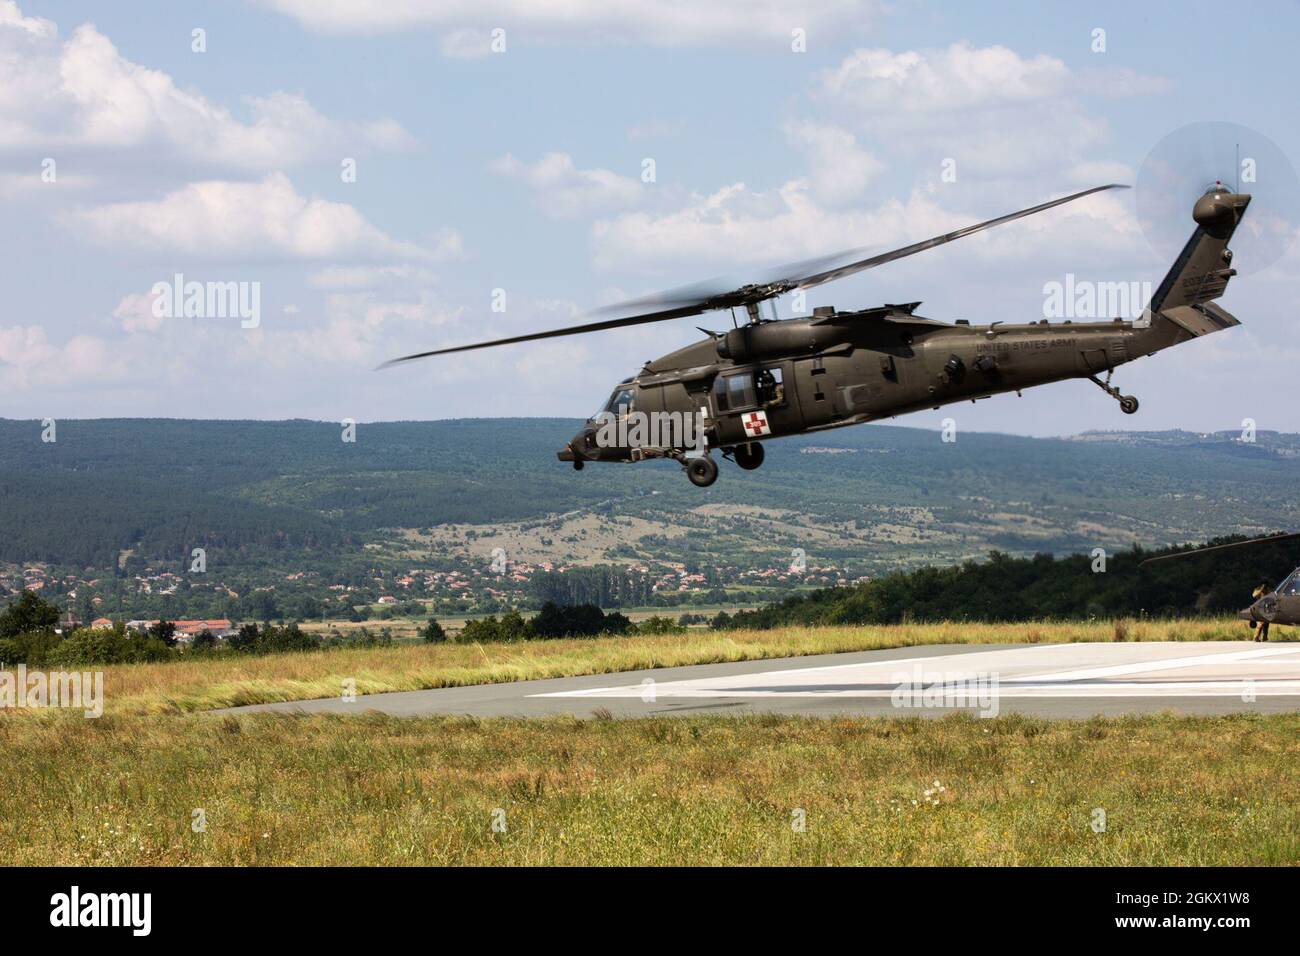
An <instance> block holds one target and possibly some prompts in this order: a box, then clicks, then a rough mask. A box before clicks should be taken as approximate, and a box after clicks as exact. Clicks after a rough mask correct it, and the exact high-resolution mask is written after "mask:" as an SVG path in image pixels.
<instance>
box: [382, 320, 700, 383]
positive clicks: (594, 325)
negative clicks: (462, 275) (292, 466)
mask: <svg viewBox="0 0 1300 956" xmlns="http://www.w3.org/2000/svg"><path fill="white" fill-rule="evenodd" d="M707 311H709V309H708V308H702V307H700V306H690V307H686V308H678V309H665V310H663V311H662V312H648V313H646V314H645V315H632V316H627V317H625V318H621V319H606V320H605V321H604V322H589V323H587V324H586V325H571V326H569V327H568V328H564V329H551V330H550V331H547V332H530V333H528V334H527V335H513V336H511V337H510V338H508V339H493V340H492V341H491V342H475V343H474V344H473V345H456V346H453V347H452V348H449V349H434V350H433V351H431V352H416V353H415V354H414V355H403V356H401V357H400V358H395V359H389V360H388V361H387V362H385V363H384V364H383V365H380V366H379V368H389V367H390V366H393V365H400V364H401V363H403V362H410V361H413V360H414V359H420V358H428V357H429V356H430V355H447V354H448V353H450V352H469V351H471V350H473V349H490V348H493V347H494V346H497V345H514V344H515V343H516V342H532V341H535V340H537V339H554V338H559V337H560V336H563V335H581V334H583V333H584V332H603V331H605V330H606V329H621V328H623V327H625V326H629V325H644V324H646V323H647V322H664V321H667V320H668V319H680V318H684V317H685V316H688V315H699V314H700V313H701V312H707Z"/></svg>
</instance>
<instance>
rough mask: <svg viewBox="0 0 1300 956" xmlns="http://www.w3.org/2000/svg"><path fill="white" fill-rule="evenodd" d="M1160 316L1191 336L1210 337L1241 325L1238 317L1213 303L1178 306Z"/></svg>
mask: <svg viewBox="0 0 1300 956" xmlns="http://www.w3.org/2000/svg"><path fill="white" fill-rule="evenodd" d="M1160 314H1161V315H1163V316H1164V317H1165V318H1166V319H1168V320H1169V321H1170V322H1172V323H1174V324H1175V325H1177V326H1179V327H1180V328H1182V329H1183V330H1184V331H1185V332H1187V333H1188V334H1189V335H1195V336H1201V335H1209V334H1210V333H1211V332H1221V331H1223V330H1224V329H1230V328H1232V327H1233V326H1234V325H1241V322H1239V321H1238V320H1237V317H1236V316H1234V315H1233V314H1232V313H1230V312H1228V311H1226V310H1224V309H1221V308H1219V307H1218V306H1217V305H1215V304H1214V303H1213V302H1198V303H1196V304H1195V305H1176V306H1174V307H1173V308H1172V309H1164V310H1162V311H1161V313H1160Z"/></svg>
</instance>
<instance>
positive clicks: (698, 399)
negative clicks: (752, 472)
mask: <svg viewBox="0 0 1300 956" xmlns="http://www.w3.org/2000/svg"><path fill="white" fill-rule="evenodd" d="M1121 188H1126V187H1123V186H1121V185H1119V184H1117V183H1111V184H1109V185H1105V186H1096V187H1093V188H1091V189H1086V190H1083V191H1082V192H1077V193H1073V194H1071V195H1069V196H1064V197H1062V198H1060V199H1054V200H1051V201H1050V202H1045V203H1041V204H1039V205H1037V206H1031V207H1029V208H1027V209H1021V210H1019V211H1018V212H1013V213H1009V214H1007V215H1005V216H999V217H998V218H996V219H990V220H988V221H986V222H981V223H977V224H975V225H972V226H966V227H965V228H963V229H958V230H956V231H955V232H950V233H947V234H945V235H942V236H936V237H934V238H932V239H926V240H924V241H922V242H916V243H913V244H911V245H908V246H903V247H902V248H899V249H894V250H892V251H889V252H883V253H878V254H876V255H871V256H866V257H861V258H857V257H858V256H861V253H862V252H863V251H864V250H851V251H849V252H842V253H837V254H835V255H831V256H826V257H822V258H819V259H815V260H810V261H806V262H802V263H794V264H791V265H788V266H783V267H779V268H777V269H775V270H771V271H769V272H768V273H767V274H766V276H765V277H763V278H760V279H759V280H758V281H755V282H751V283H749V284H746V285H742V286H740V287H739V288H732V289H725V288H724V289H721V290H718V289H715V288H709V287H705V286H691V287H684V288H680V289H677V290H674V291H671V292H667V293H663V294H661V295H656V296H649V297H645V298H640V299H634V300H632V301H630V302H624V303H622V304H620V305H618V306H611V307H608V308H606V309H602V310H599V312H598V313H597V314H610V313H613V314H614V315H615V317H614V318H608V319H603V320H601V321H596V322H590V323H587V324H585V325H577V326H571V327H568V328H562V329H552V330H549V331H545V332H534V333H530V334H526V335H516V336H512V337H510V338H503V339H495V340H493V341H489V342H478V343H475V344H472V345H461V346H456V347H453V348H442V349H435V350H433V351H429V352H418V353H416V354H414V355H406V356H403V357H401V358H397V359H393V360H392V361H390V362H387V363H385V365H384V366H381V367H387V366H391V365H396V364H398V363H402V362H409V361H412V360H414V359H418V358H425V357H428V356H433V355H448V354H451V353H455V352H465V351H470V350H473V349H483V348H494V347H497V346H502V345H512V344H515V343H519V342H531V341H536V340H539V339H549V338H556V337H559V336H566V335H580V334H584V333H587V332H599V331H603V330H606V329H617V328H623V327H626V326H632V325H643V324H646V323H650V322H664V321H667V320H670V319H678V318H683V317H686V316H693V315H701V314H703V313H706V312H714V311H720V310H733V312H732V314H733V319H734V315H735V313H734V310H735V309H738V308H743V309H744V310H745V312H746V313H747V315H748V322H747V323H745V324H737V325H736V327H734V328H732V329H730V330H727V331H726V332H713V331H709V330H707V329H700V331H701V332H703V333H704V334H705V336H706V338H704V339H703V340H701V341H698V342H695V343H694V344H692V345H688V346H686V347H684V348H681V349H678V350H677V351H675V352H671V353H669V354H668V355H665V356H663V357H662V358H658V359H655V360H653V361H650V362H647V363H645V366H644V367H643V368H642V369H641V370H640V371H639V372H638V373H637V374H636V375H633V376H631V377H629V378H626V379H624V380H623V381H622V382H620V383H619V384H618V385H617V386H616V387H615V388H614V391H613V393H612V394H611V396H610V398H609V400H608V401H607V402H606V403H605V405H604V406H603V407H602V409H601V411H600V412H598V413H597V415H595V416H593V417H592V418H591V419H588V421H587V424H586V425H585V426H584V427H583V429H582V430H581V431H580V432H579V433H578V434H577V435H575V436H574V437H573V439H572V440H570V441H569V442H568V444H567V445H565V447H563V448H562V449H560V450H559V452H558V453H557V457H558V458H559V459H560V460H561V461H568V462H572V464H573V467H574V468H575V469H578V470H581V469H582V467H583V465H584V464H585V463H586V462H589V461H590V462H609V461H615V462H637V461H644V460H647V459H656V458H668V459H672V460H675V461H677V462H678V463H679V464H681V466H682V467H683V469H684V470H685V471H686V474H687V477H689V479H690V480H691V482H692V483H694V484H695V485H697V486H700V487H707V486H708V485H711V484H713V482H714V481H715V480H716V479H717V477H718V465H717V462H716V461H715V460H714V458H713V457H712V454H711V453H712V451H713V450H714V449H720V450H721V453H722V457H723V458H726V459H729V460H734V461H735V463H736V464H737V465H739V466H740V467H741V468H743V469H754V468H758V467H759V466H760V465H762V463H763V458H764V451H763V445H762V443H761V442H760V441H759V439H770V438H779V437H782V436H787V435H803V434H808V433H810V432H817V431H822V430H824V429H830V428H841V427H844V426H846V425H857V424H860V423H863V422H871V421H877V420H879V419H883V418H891V417H894V416H897V415H904V414H907V413H909V412H915V411H919V410H922V409H926V408H935V409H937V408H939V407H940V406H943V405H947V404H950V403H953V402H958V401H972V402H973V401H976V400H977V399H981V398H988V397H989V396H991V395H996V394H999V393H1003V392H1012V391H1014V392H1016V393H1017V394H1019V393H1020V391H1021V389H1025V388H1030V387H1033V386H1035V385H1045V384H1047V383H1049V382H1057V381H1061V380H1063V379H1070V378H1086V379H1088V380H1089V381H1091V382H1092V383H1093V384H1095V385H1097V386H1098V387H1099V388H1101V389H1102V390H1103V391H1105V392H1106V394H1108V395H1110V396H1111V397H1112V398H1114V399H1115V400H1116V401H1118V402H1119V406H1120V410H1121V411H1123V412H1124V413H1126V414H1129V415H1131V414H1133V413H1134V412H1136V411H1137V410H1138V400H1137V399H1136V398H1135V397H1133V396H1132V395H1124V394H1121V392H1120V390H1119V388H1117V387H1115V386H1112V385H1111V374H1112V372H1113V371H1114V369H1115V368H1116V367H1117V366H1119V365H1123V364H1125V363H1126V362H1131V361H1133V360H1134V359H1136V358H1141V357H1142V356H1146V355H1151V354H1152V353H1154V352H1158V351H1160V350H1161V349H1166V348H1169V347H1170V346H1173V345H1178V344H1180V343H1182V342H1185V341H1188V340H1189V339H1193V338H1197V337H1199V336H1203V335H1209V334H1210V333H1212V332H1218V331H1221V330H1223V329H1227V328H1230V327H1232V326H1235V325H1239V324H1240V323H1239V322H1238V321H1237V319H1235V318H1234V317H1233V316H1231V315H1229V314H1228V313H1227V312H1225V311H1224V310H1223V309H1221V308H1219V307H1218V306H1217V305H1215V304H1214V301H1213V300H1215V299H1217V298H1219V297H1220V296H1221V295H1223V292H1224V290H1225V289H1226V288H1227V285H1228V280H1229V279H1230V278H1231V277H1232V276H1233V275H1235V274H1236V271H1235V270H1234V269H1233V268H1232V267H1231V266H1232V252H1231V251H1230V250H1229V249H1228V241H1229V239H1231V237H1232V234H1233V232H1234V231H1235V230H1236V228H1237V226H1238V224H1239V223H1240V222H1241V220H1242V216H1243V215H1244V214H1245V211H1246V207H1247V205H1248V204H1249V203H1250V199H1251V197H1250V196H1249V195H1246V194H1243V193H1238V192H1235V191H1233V190H1230V189H1228V188H1227V187H1225V186H1224V185H1223V184H1222V183H1221V182H1215V183H1214V184H1213V185H1212V186H1211V187H1210V188H1209V189H1208V190H1207V191H1206V192H1205V193H1204V195H1202V196H1201V197H1200V198H1199V199H1197V200H1196V203H1195V205H1194V206H1193V208H1192V218H1193V220H1195V223H1196V228H1195V231H1194V232H1193V233H1192V235H1191V238H1190V239H1188V241H1187V243H1186V245H1185V246H1184V247H1183V250H1182V252H1181V254H1180V255H1179V256H1178V258H1177V259H1176V260H1175V262H1174V264H1173V267H1172V268H1171V269H1170V270H1169V273H1168V275H1166V276H1165V278H1164V280H1163V281H1162V282H1161V283H1160V285H1159V287H1158V288H1157V290H1156V292H1155V294H1154V295H1153V297H1152V299H1151V302H1150V303H1149V305H1148V307H1147V309H1146V311H1145V312H1144V313H1143V315H1142V316H1141V317H1140V318H1139V319H1137V320H1136V321H1126V320H1123V319H1118V318H1117V319H1114V320H1113V321H1109V322H1077V323H1072V322H1069V321H1067V322H1064V323H1058V324H1056V325H1051V324H1049V323H1048V321H1047V320H1045V319H1044V320H1041V321H1034V322H1028V323H1023V324H1007V323H1005V322H1002V321H997V322H993V323H991V324H989V325H971V324H969V322H966V321H963V320H958V321H956V322H955V323H952V324H949V323H946V322H940V321H937V320H935V319H929V318H923V317H922V316H920V315H918V314H917V312H916V310H917V307H918V306H920V304H921V303H920V302H907V303H903V304H899V305H880V306H876V307H874V308H869V309H860V310H856V311H840V310H837V309H834V308H831V307H824V308H816V309H814V310H813V313H812V315H811V316H805V317H795V318H788V319H778V318H775V317H773V318H767V317H764V316H763V315H761V314H760V311H759V306H760V304H762V303H763V302H765V301H767V300H770V299H775V298H776V297H778V296H781V295H785V294H787V293H793V292H797V291H799V290H804V289H810V288H813V287H814V286H819V285H822V284H823V283H826V282H830V281H832V280H834V279H841V278H844V277H845V276H849V275H853V274H855V273H858V272H862V271H864V270H867V269H874V268H876V267H877V266H881V265H884V264H885V263H888V262H894V261H895V260H898V259H902V258H904V257H906V256H912V255H915V254H917V253H919V252H924V251H926V250H927V249H934V248H936V247H937V246H941V245H944V244H945V243H949V242H952V241H954V240H956V239H961V238H963V237H965V236H970V235H973V234H975V233H977V232H982V231H984V230H986V229H991V228H992V227H994V226H998V225H1002V224H1004V223H1008V222H1012V221H1014V220H1017V219H1022V218H1024V217H1026V216H1031V215H1034V214H1036V213H1040V212H1044V211H1045V210H1048V209H1052V208H1054V207H1056V206H1060V205H1062V204H1064V203H1068V202H1073V201H1074V200H1076V199H1080V198H1082V197H1084V196H1089V195H1092V194H1093V193H1098V192H1102V191H1104V190H1108V189H1121ZM851 257H852V258H851ZM845 260H848V261H845ZM773 312H775V309H774V307H773ZM1103 375H1104V376H1105V378H1104V380H1103V379H1102V378H1101V376H1103ZM653 419H659V420H665V419H667V420H668V421H669V423H672V422H680V423H681V425H682V427H677V428H667V429H662V428H660V429H656V428H654V427H650V428H648V429H647V428H644V427H641V426H644V425H645V424H646V422H647V420H651V421H650V424H651V425H652V426H653V425H654V421H653ZM692 425H693V426H694V427H690V426H692ZM665 432H666V433H667V437H665Z"/></svg>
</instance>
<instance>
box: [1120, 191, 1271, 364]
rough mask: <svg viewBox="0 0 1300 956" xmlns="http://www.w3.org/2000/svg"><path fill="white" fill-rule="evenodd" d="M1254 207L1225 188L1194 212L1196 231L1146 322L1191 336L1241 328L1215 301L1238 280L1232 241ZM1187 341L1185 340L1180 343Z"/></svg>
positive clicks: (1158, 291) (1212, 193) (1199, 202)
mask: <svg viewBox="0 0 1300 956" xmlns="http://www.w3.org/2000/svg"><path fill="white" fill-rule="evenodd" d="M1248 205H1250V196H1248V195H1246V194H1245V193H1232V192H1229V191H1228V190H1227V187H1225V186H1222V185H1220V184H1215V186H1214V188H1212V189H1210V190H1209V191H1208V192H1207V193H1206V194H1205V195H1204V196H1202V197H1201V198H1200V199H1199V200H1197V202H1196V206H1195V207H1194V208H1193V209H1192V218H1193V219H1195V220H1196V231H1195V232H1193V233H1192V237H1191V238H1190V239H1188V240H1187V245H1185V246H1183V251H1182V252H1181V253H1179V255H1178V258H1177V259H1175V260H1174V264H1173V268H1171V269H1170V270H1169V273H1168V275H1166V276H1165V277H1164V280H1163V281H1162V282H1161V283H1160V286H1159V288H1157V289H1156V292H1155V295H1153V296H1152V297H1151V303H1150V305H1148V306H1147V313H1146V315H1145V316H1144V319H1147V320H1150V321H1152V322H1153V323H1154V322H1155V321H1156V320H1157V319H1160V320H1166V321H1169V322H1172V323H1173V324H1174V325H1175V326H1178V327H1179V328H1180V329H1181V330H1182V331H1183V332H1186V333H1187V334H1188V335H1191V336H1200V335H1208V334H1210V333H1211V332H1218V331H1220V330H1221V329H1226V328H1230V327H1232V326H1234V325H1240V324H1241V323H1240V322H1238V321H1237V320H1236V319H1235V318H1233V316H1231V315H1230V314H1228V313H1227V312H1225V311H1224V310H1223V309H1221V308H1219V307H1218V306H1217V305H1214V304H1213V300H1215V299H1217V298H1219V296H1221V295H1223V293H1224V290H1226V289H1227V287H1228V280H1230V279H1231V278H1232V277H1233V276H1234V275H1236V274H1237V270H1236V269H1233V268H1232V250H1230V249H1229V248H1228V241H1229V240H1230V239H1231V238H1232V234H1233V232H1235V231H1236V229H1237V226H1238V225H1239V224H1240V223H1241V219H1242V216H1244V215H1245V214H1246V207H1247V206H1248ZM1184 337H1185V336H1182V335H1179V336H1178V339H1179V340H1181V339H1183V338H1184Z"/></svg>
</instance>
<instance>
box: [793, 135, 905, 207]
mask: <svg viewBox="0 0 1300 956" xmlns="http://www.w3.org/2000/svg"><path fill="white" fill-rule="evenodd" d="M785 135H786V138H787V139H789V140H790V142H791V143H793V144H794V145H795V147H796V148H798V149H799V150H801V151H802V152H803V153H804V155H805V157H806V158H807V160H808V165H809V173H810V178H811V184H810V187H811V190H812V194H813V195H814V196H815V197H816V198H817V199H819V200H821V201H823V202H831V203H834V202H842V201H845V200H850V199H856V198H857V197H858V196H860V195H862V193H863V191H864V190H865V189H866V188H867V186H868V185H869V184H871V183H872V182H873V181H875V180H876V179H877V178H878V177H879V175H880V173H881V172H883V171H884V168H885V164H884V163H883V162H881V161H880V160H879V159H877V158H876V157H875V156H874V155H872V154H871V153H869V152H868V151H867V150H865V149H863V148H862V147H861V146H859V145H858V140H857V137H856V136H854V135H853V134H852V133H851V132H849V131H848V130H846V129H844V128H843V127H840V126H832V125H825V124H821V123H816V122H812V121H809V120H805V121H802V122H797V123H788V124H786V127H785Z"/></svg>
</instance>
